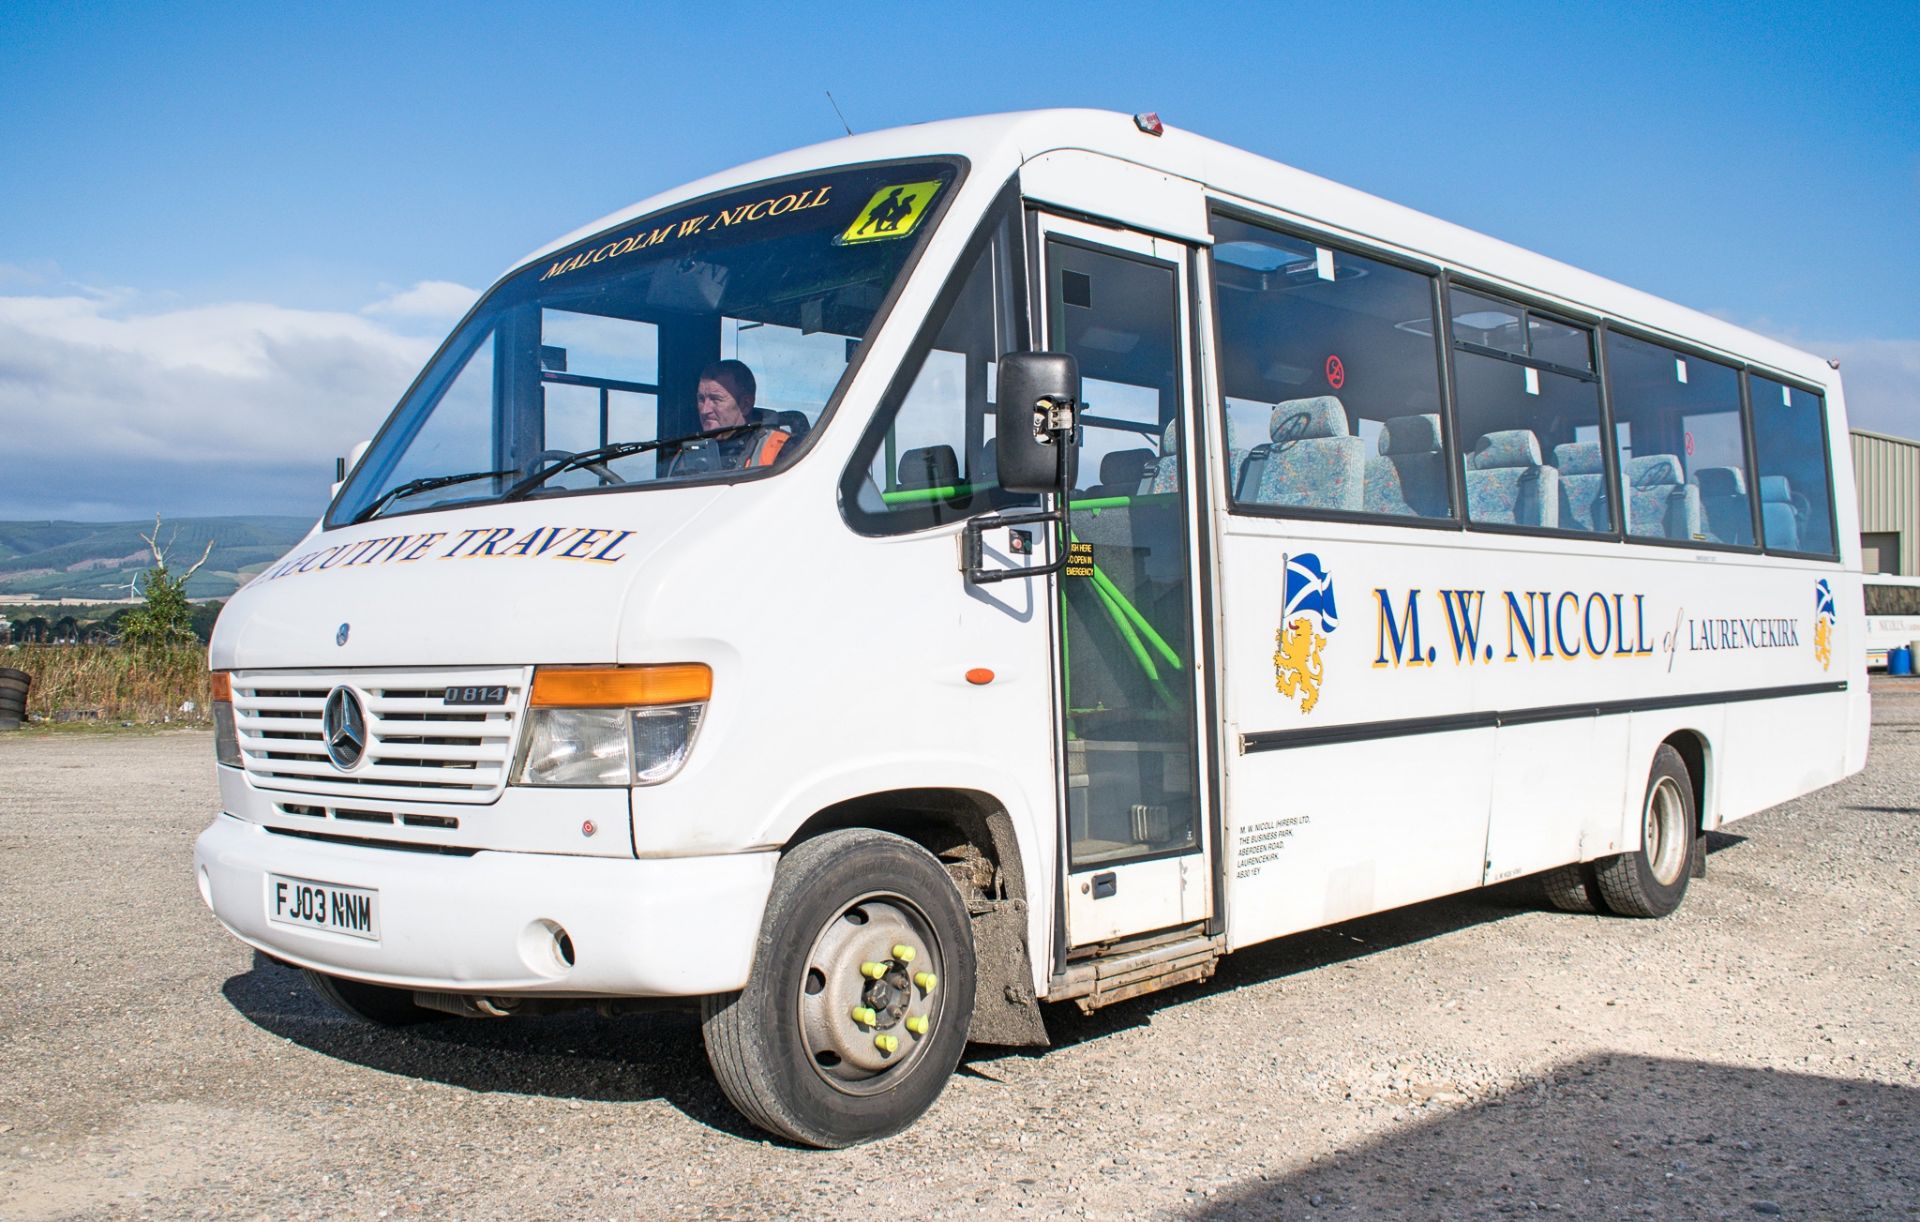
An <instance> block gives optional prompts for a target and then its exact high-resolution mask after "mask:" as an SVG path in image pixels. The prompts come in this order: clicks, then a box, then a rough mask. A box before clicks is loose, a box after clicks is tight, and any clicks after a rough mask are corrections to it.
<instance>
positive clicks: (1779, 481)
mask: <svg viewBox="0 0 1920 1222" xmlns="http://www.w3.org/2000/svg"><path fill="white" fill-rule="evenodd" d="M1760 499H1761V500H1762V501H1771V502H1773V503H1775V504H1780V505H1788V504H1792V503H1793V485H1791V484H1789V483H1787V477H1786V476H1784V475H1763V476H1761V477H1760Z"/></svg>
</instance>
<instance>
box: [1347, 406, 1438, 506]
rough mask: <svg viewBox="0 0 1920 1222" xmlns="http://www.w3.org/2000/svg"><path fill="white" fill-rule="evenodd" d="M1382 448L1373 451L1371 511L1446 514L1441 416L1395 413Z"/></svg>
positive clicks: (1369, 483) (1384, 428) (1382, 437)
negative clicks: (1376, 451) (1397, 414)
mask: <svg viewBox="0 0 1920 1222" xmlns="http://www.w3.org/2000/svg"><path fill="white" fill-rule="evenodd" d="M1378 448H1379V451H1380V452H1379V453H1378V454H1374V455H1369V456H1368V458H1367V469H1366V491H1365V493H1364V495H1363V497H1362V503H1363V504H1364V505H1365V507H1366V510H1367V512H1368V513H1390V514H1398V515H1400V516H1402V517H1416V516H1417V517H1422V518H1444V517H1446V516H1447V458H1446V455H1445V454H1444V453H1443V452H1442V446H1441V442H1440V417H1439V415H1438V414H1429V415H1423V416H1395V417H1393V418H1392V419H1391V420H1388V421H1387V422H1386V424H1385V425H1383V426H1382V427H1381V429H1380V444H1379V447H1378Z"/></svg>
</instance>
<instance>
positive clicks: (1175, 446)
mask: <svg viewBox="0 0 1920 1222" xmlns="http://www.w3.org/2000/svg"><path fill="white" fill-rule="evenodd" d="M1179 452H1180V417H1178V416H1175V417H1174V418H1173V419H1171V420H1169V421H1167V427H1166V428H1163V429H1161V430H1160V456H1161V457H1162V458H1164V457H1166V456H1167V455H1169V454H1178V453H1179Z"/></svg>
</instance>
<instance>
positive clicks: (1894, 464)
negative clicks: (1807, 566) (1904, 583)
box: [1851, 429, 1920, 577]
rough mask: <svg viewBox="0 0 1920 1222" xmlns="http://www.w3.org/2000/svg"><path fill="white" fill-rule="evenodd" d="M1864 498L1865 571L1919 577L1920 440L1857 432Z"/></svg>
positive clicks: (1858, 477) (1857, 477)
mask: <svg viewBox="0 0 1920 1222" xmlns="http://www.w3.org/2000/svg"><path fill="white" fill-rule="evenodd" d="M1851 441H1852V447H1853V475H1854V483H1855V485H1856V486H1857V487H1858V489H1859V497H1860V567H1861V568H1862V569H1864V570H1865V571H1867V572H1869V573H1899V574H1902V575H1904V576H1909V577H1912V576H1916V575H1920V441H1912V440H1909V439H1907V438H1905V437H1889V436H1887V435H1886V434H1884V433H1869V432H1866V431H1864V430H1862V429H1854V430H1853V431H1852V436H1851Z"/></svg>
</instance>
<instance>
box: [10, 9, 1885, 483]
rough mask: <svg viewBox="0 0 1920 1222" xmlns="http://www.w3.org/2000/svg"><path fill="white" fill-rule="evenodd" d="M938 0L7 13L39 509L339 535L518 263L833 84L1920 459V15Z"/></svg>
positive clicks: (792, 125)
mask: <svg viewBox="0 0 1920 1222" xmlns="http://www.w3.org/2000/svg"><path fill="white" fill-rule="evenodd" d="M930 8H931V6H919V7H918V8H916V9H914V10H912V11H908V10H907V9H905V8H904V7H903V6H898V5H894V6H859V5H837V6H831V7H822V6H799V5H774V4H769V5H758V4H751V3H733V4H698V5H673V6H654V5H646V4H634V5H613V4H603V5H591V4H586V5H564V4H553V5H546V6H531V5H524V4H516V5H501V6H485V5H469V6H461V7H439V6H430V5H408V6H399V5H355V4H336V5H328V6H317V5H316V6H304V5H282V6H264V5H240V4H233V5H210V4H200V5H196V4H182V5H170V6H159V5H131V4H129V5H120V4H93V5H88V6H79V5H68V4H61V5H42V4H28V3H23V2H21V0H0V175H3V176H4V181H5V182H6V184H7V186H6V188H5V189H4V190H0V422H4V424H5V427H4V428H0V437H4V438H5V440H4V441H0V456H6V455H7V452H9V451H11V452H12V454H11V456H10V458H9V460H8V462H7V468H6V469H7V474H6V475H5V476H0V518H20V517H78V518H143V517H145V516H147V515H149V514H151V513H152V512H154V511H159V512H162V513H165V514H168V515H171V516H179V515H184V514H194V513H229V512H285V513H300V514H310V513H315V512H317V511H318V509H319V507H320V505H321V502H322V500H323V499H324V495H325V492H326V484H327V481H328V479H329V477H330V474H331V469H332V456H333V455H334V454H337V453H342V452H344V451H345V449H346V448H347V446H349V445H350V444H351V443H352V442H353V441H354V440H355V439H357V438H359V437H363V436H366V435H368V434H369V433H371V432H372V430H373V429H374V428H375V427H376V426H377V424H378V422H379V420H380V419H381V417H382V416H383V415H384V414H385V412H386V411H387V410H388V409H389V408H390V407H391V406H392V403H393V400H394V399H395V397H396V396H397V395H398V394H399V392H400V391H401V390H403V389H404V388H405V385H406V383H407V382H408V380H410V378H411V376H412V374H413V373H414V371H415V370H416V369H417V367H418V365H419V364H420V363H421V361H423V360H424V359H425V357H426V356H427V355H428V354H429V353H430V351H431V349H432V347H433V344H434V342H435V341H437V339H438V338H439V335H440V334H441V333H442V332H444V330H445V329H446V327H447V326H448V325H450V323H451V322H452V321H453V316H454V315H456V314H457V313H458V311H459V309H460V307H461V306H462V305H463V304H464V302H465V301H467V300H469V299H470V297H471V294H472V293H473V292H474V291H477V290H479V289H481V288H484V287H485V286H486V284H487V283H488V282H489V281H490V280H491V279H492V278H493V277H494V276H495V275H496V274H498V273H499V272H500V271H501V270H502V268H503V267H504V266H505V265H506V264H507V263H508V262H509V261H511V260H513V259H515V258H517V257H519V256H520V255H522V254H524V253H525V252H526V251H528V250H530V249H532V248H533V247H535V246H537V245H540V244H541V243H543V242H545V241H546V240H548V239H550V238H552V237H554V236H556V235H558V234H560V233H562V232H564V231H566V230H568V229H571V228H573V227H574V226H576V225H578V224H580V223H582V222H584V221H586V220H589V219H591V218H593V217H597V216H599V215H601V214H603V213H606V212H608V211H611V210H613V209H615V208H617V207H620V206H622V205H624V204H626V203H628V202H631V201H632V200H635V199H638V198H640V197H642V196H645V195H647V194H650V193H652V192H654V191H656V190H660V189H663V188H666V187H670V186H672V185H673V184H675V183H677V182H682V181H685V180H688V179H691V178H694V177H697V176H699V175H702V174H705V173H707V172H710V171H713V170H716V169H720V168H723V167H725V166H728V165H731V164H734V163H737V162H740V161H744V160H747V159H750V158H752V157H756V156H759V155H762V154H765V153H769V152H774V151H777V150H779V149H782V148H788V147H792V146H795V145H799V144H805V143H811V142H814V141H817V140H820V139H823V138H826V137H829V136H832V135H835V134H837V133H838V132H839V123H838V120H837V119H836V118H835V116H834V114H833V111H832V109H831V108H830V107H829V105H828V103H827V100H826V97H825V91H826V90H828V89H831V90H832V91H833V94H834V96H835V98H836V99H837V100H838V101H839V103H840V106H841V108H842V109H843V110H844V111H845V113H846V117H847V119H848V120H849V121H850V122H851V123H852V124H853V125H854V126H855V127H856V128H858V129H862V130H867V129H872V128H877V127H886V126H892V125H896V124H900V123H909V122H916V121H920V120H925V119H934V118H944V117H949V116H954V115H964V114H976V113H986V112H992V111H999V110H1016V109H1025V108H1029V107H1037V106H1051V105H1092V106H1101V107H1107V108H1111V109H1115V110H1123V111H1134V110H1142V109H1156V110H1158V111H1159V112H1160V113H1161V114H1162V115H1163V116H1164V117H1165V118H1166V120H1167V121H1168V122H1169V123H1172V124H1175V125H1178V126H1182V127H1186V128H1189V129H1191V130H1194V131H1198V132H1201V133H1203V134H1205V135H1209V136H1213V137H1215V138H1218V139H1221V140H1225V141H1228V142H1229V143H1233V144H1238V145H1241V146H1243V147H1246V148H1249V149H1253V150H1254V151H1257V152H1260V153H1262V154H1265V155H1267V156H1271V157H1274V158H1277V159H1279V160H1283V161H1288V162H1290V163H1292V164H1295V165H1298V166H1301V167H1302V168H1305V169H1308V170H1312V171H1314V172H1316V173H1320V174H1324V175H1327V176H1328V177H1331V178H1335V179H1338V180H1340V181H1342V182H1346V183H1350V184H1352V185H1354V186H1357V187H1360V188H1362V189H1365V190H1369V191H1372V192H1375V193H1377V194H1380V195H1383V196H1386V197H1388V198H1390V199H1393V200H1396V201H1398V202H1401V203H1405V204H1409V205H1412V206H1414V207H1417V208H1420V209H1422V210H1425V211H1428V212H1431V213H1434V214H1436V215H1438V216H1442V217H1445V218H1447V219H1449V220H1453V221H1458V222H1460V223H1462V224H1465V225H1468V226H1470V227H1472V228H1475V229H1480V230H1483V231H1485V232H1487V233H1491V234H1494V235H1496V236H1498V237H1501V238H1505V239H1507V240H1509V241H1513V242H1516V243H1519V244H1520V245H1523V246H1528V247H1532V248H1534V249H1537V250H1539V251H1541V252H1543V253H1546V254H1549V255H1553V256H1555V257H1557V258H1560V259H1564V260H1566V261H1568V262H1571V263H1574V264H1576V265H1579V266H1582V267H1586V268H1589V269H1591V270H1593V271H1596V272H1599V273H1601V274H1603V275H1607V276H1611V277H1613V278H1615V279H1618V280H1622V281H1624V282H1626V283H1628V284H1631V285H1634V286H1635V287H1638V288H1643V289H1646V290H1648V291H1650V292H1653V293H1657V294H1659V295H1661V296H1665V297H1670V298H1673V299H1675V300H1677V301H1680V302H1683V303H1685V304H1688V305H1692V306H1695V307H1698V308H1700V309H1704V310H1708V311H1711V312H1713V313H1716V314H1719V315H1722V316H1724V317H1727V318H1729V319H1731V320H1733V321H1735V322H1738V323H1741V324H1743V325H1746V326H1750V327H1753V328H1755V329H1757V330H1761V331H1764V332H1767V333H1769V334H1773V335H1777V336H1780V337H1781V338H1784V339H1787V340H1788V341H1790V342H1794V343H1797V344H1800V345H1802V346H1805V347H1808V348H1810V349H1812V350H1814V351H1816V352H1820V353H1822V354H1824V355H1830V356H1837V357H1839V358H1840V359H1841V360H1842V362H1843V374H1844V375H1846V376H1847V377H1848V395H1849V400H1850V403H1851V407H1852V412H1853V416H1854V423H1855V424H1856V425H1858V426H1860V427H1869V428H1877V429H1881V430H1884V431H1890V432H1896V433H1902V434H1905V435H1909V436H1917V435H1920V291H1916V287H1915V286H1916V284H1917V283H1920V68H1916V66H1915V63H1914V58H1915V57H1914V54H1913V50H1914V48H1916V47H1920V5H1916V4H1913V3H1901V4H1889V5H1884V6H1880V7H1878V8H1876V7H1874V6H1831V11H1829V8H1828V7H1826V6H1812V5H1806V6H1780V7H1778V8H1777V9H1774V8H1767V7H1762V6H1747V5H1712V4H1696V5H1685V6H1656V5H1645V6H1640V5H1635V6H1629V7H1623V8H1617V9H1604V8H1600V7H1597V6H1572V5H1568V6H1558V5H1553V4H1539V3H1534V4H1526V5H1482V6H1467V7H1461V6H1444V5H1432V4H1407V5H1367V4H1350V5H1338V6H1334V5H1329V6H1324V7H1313V8H1307V7H1299V8H1295V7H1286V6H1278V5H1257V4H1231V3H1226V4H1214V5H1211V6H1208V7H1207V8H1206V9H1205V10H1204V15H1203V16H1199V17H1195V16H1192V15H1190V14H1192V13H1196V12H1201V10H1199V9H1195V8H1189V7H1188V6H1180V5H1167V4H1161V5H1102V6H1050V5H1043V4H1012V3H1006V4H1002V3H983V4H974V5H971V6H968V7H966V8H965V9H964V10H962V9H958V8H955V9H952V10H950V11H951V12H952V13H953V14H954V15H951V16H946V15H937V14H931V13H930V12H929V9H930ZM20 459H24V461H18V460H20Z"/></svg>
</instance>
